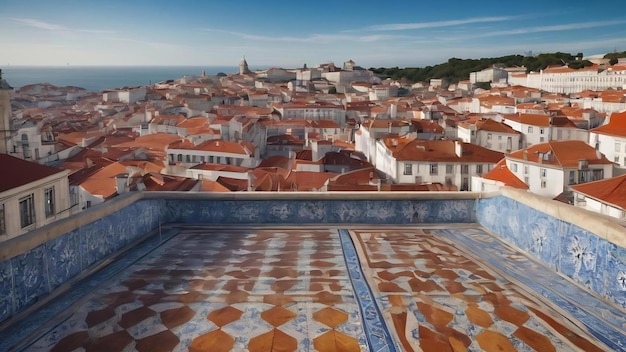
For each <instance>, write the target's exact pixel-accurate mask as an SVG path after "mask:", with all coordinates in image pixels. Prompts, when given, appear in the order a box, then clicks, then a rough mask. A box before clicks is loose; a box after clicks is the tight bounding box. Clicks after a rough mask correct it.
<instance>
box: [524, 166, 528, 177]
mask: <svg viewBox="0 0 626 352" xmlns="http://www.w3.org/2000/svg"><path fill="white" fill-rule="evenodd" d="M524 175H528V165H524Z"/></svg>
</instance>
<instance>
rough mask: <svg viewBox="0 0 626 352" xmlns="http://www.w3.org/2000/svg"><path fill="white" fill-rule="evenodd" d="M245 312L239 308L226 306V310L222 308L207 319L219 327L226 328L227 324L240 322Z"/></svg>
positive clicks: (210, 314)
mask: <svg viewBox="0 0 626 352" xmlns="http://www.w3.org/2000/svg"><path fill="white" fill-rule="evenodd" d="M242 315H243V312H242V311H240V310H239V309H237V308H234V307H231V306H226V307H224V308H220V309H217V310H214V311H212V312H211V313H209V315H208V317H207V319H209V320H210V321H212V322H213V323H215V325H217V326H220V327H222V326H224V325H226V324H230V323H232V322H233V321H235V320H239V318H241V316H242Z"/></svg>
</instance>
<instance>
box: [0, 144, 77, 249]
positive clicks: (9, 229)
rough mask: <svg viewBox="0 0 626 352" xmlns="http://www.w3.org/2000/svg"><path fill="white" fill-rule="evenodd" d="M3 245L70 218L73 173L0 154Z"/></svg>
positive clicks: (0, 217)
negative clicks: (4, 242) (70, 183)
mask: <svg viewBox="0 0 626 352" xmlns="http://www.w3.org/2000/svg"><path fill="white" fill-rule="evenodd" d="M0 165H2V167H4V168H5V172H4V173H3V175H2V177H1V178H0V242H3V241H6V240H8V239H11V238H15V237H17V236H21V235H23V234H25V233H26V232H28V231H31V230H34V229H37V228H40V227H42V226H44V225H47V224H49V223H51V222H54V221H56V220H58V219H63V218H66V217H67V216H69V215H70V212H69V209H70V199H69V186H68V184H69V183H68V175H69V171H68V170H64V169H59V168H55V167H49V166H44V165H39V164H37V163H34V162H30V161H26V160H22V159H20V158H16V157H14V156H10V155H8V154H0Z"/></svg>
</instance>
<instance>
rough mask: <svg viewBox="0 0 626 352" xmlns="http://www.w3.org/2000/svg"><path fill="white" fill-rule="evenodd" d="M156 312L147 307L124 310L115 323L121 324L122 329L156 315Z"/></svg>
mask: <svg viewBox="0 0 626 352" xmlns="http://www.w3.org/2000/svg"><path fill="white" fill-rule="evenodd" d="M156 314H157V313H156V312H155V311H153V310H152V309H150V308H148V307H139V308H137V309H133V310H131V311H130V312H126V313H124V314H123V315H122V319H120V321H119V322H118V323H117V325H119V326H121V327H122V328H124V329H128V328H130V327H131V326H134V325H135V324H137V323H139V322H141V321H143V320H146V319H148V318H149V317H151V316H154V315H156Z"/></svg>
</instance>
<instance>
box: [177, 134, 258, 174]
mask: <svg viewBox="0 0 626 352" xmlns="http://www.w3.org/2000/svg"><path fill="white" fill-rule="evenodd" d="M255 150H256V148H255V147H254V146H253V145H252V144H250V143H246V142H243V141H238V142H231V141H225V140H223V139H216V140H209V141H205V142H202V143H200V144H198V145H195V144H194V143H192V142H190V141H188V140H183V141H178V142H174V143H171V144H170V145H168V146H167V148H166V153H167V158H168V161H169V164H170V165H174V164H177V163H178V164H180V165H182V166H184V167H185V168H189V167H191V166H193V165H196V164H199V163H204V162H208V163H216V164H225V165H235V166H243V167H254V166H256V165H257V164H258V162H259V160H258V155H256V153H255Z"/></svg>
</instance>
